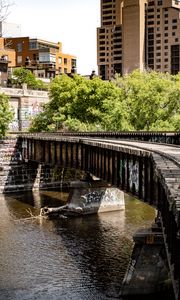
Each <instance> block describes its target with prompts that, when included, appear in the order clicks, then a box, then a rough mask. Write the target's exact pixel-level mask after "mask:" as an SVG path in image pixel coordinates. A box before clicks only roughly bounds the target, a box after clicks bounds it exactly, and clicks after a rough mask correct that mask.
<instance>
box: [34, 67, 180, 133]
mask: <svg viewBox="0 0 180 300" xmlns="http://www.w3.org/2000/svg"><path fill="white" fill-rule="evenodd" d="M49 94H50V101H49V102H48V103H47V104H46V105H45V106H44V111H43V112H42V113H40V114H39V115H38V116H36V117H35V118H34V119H33V122H32V126H31V128H30V131H55V130H70V131H98V130H107V131H111V130H112V131H123V130H180V74H178V75H176V76H171V75H169V74H163V73H158V72H140V71H138V70H135V71H134V72H133V73H131V74H130V75H126V76H124V77H120V76H117V77H116V79H115V80H114V81H111V82H109V81H103V80H101V79H100V78H98V77H94V78H93V79H92V80H89V79H86V78H84V77H81V76H78V75H74V76H73V77H68V76H67V75H61V76H60V77H57V78H55V79H54V80H53V81H52V83H51V86H50V91H49Z"/></svg>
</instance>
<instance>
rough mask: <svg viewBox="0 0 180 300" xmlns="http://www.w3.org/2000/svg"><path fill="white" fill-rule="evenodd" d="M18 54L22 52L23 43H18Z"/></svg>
mask: <svg viewBox="0 0 180 300" xmlns="http://www.w3.org/2000/svg"><path fill="white" fill-rule="evenodd" d="M17 52H22V43H17Z"/></svg>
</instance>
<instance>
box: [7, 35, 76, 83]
mask: <svg viewBox="0 0 180 300" xmlns="http://www.w3.org/2000/svg"><path fill="white" fill-rule="evenodd" d="M5 43H6V44H7V45H8V47H9V48H10V49H13V50H14V51H15V53H16V59H15V61H16V67H21V66H23V67H27V68H28V69H30V70H32V72H33V73H34V74H35V75H36V76H37V77H41V78H52V77H55V76H56V75H59V74H62V73H67V74H68V73H71V72H75V70H76V57H75V56H72V55H69V54H64V53H63V52H62V43H60V42H58V43H53V42H49V41H45V40H41V39H30V38H29V37H10V38H5Z"/></svg>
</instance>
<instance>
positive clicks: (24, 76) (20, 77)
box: [10, 67, 47, 89]
mask: <svg viewBox="0 0 180 300" xmlns="http://www.w3.org/2000/svg"><path fill="white" fill-rule="evenodd" d="M10 81H11V83H12V84H13V85H16V86H18V87H22V85H23V83H26V84H27V87H28V88H33V89H47V85H46V84H44V82H43V81H42V80H40V79H37V78H36V77H35V75H34V74H33V73H32V72H31V71H30V70H28V69H26V68H24V67H20V68H16V69H14V71H13V76H12V77H11V79H10Z"/></svg>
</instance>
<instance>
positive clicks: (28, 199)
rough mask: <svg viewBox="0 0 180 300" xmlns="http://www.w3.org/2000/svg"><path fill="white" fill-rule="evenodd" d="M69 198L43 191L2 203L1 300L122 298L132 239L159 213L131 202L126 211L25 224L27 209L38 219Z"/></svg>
mask: <svg viewBox="0 0 180 300" xmlns="http://www.w3.org/2000/svg"><path fill="white" fill-rule="evenodd" d="M67 197H68V193H61V192H52V193H50V192H45V191H44V192H42V193H41V192H40V193H34V194H32V193H26V194H24V195H23V194H21V195H18V194H17V195H13V196H12V195H11V196H6V197H3V196H2V197H1V198H0V270H1V272H0V300H4V299H10V300H11V299H13V300H26V299H38V300H39V299H40V300H41V299H43V300H44V299H45V300H46V299H56V300H57V299H62V300H69V299H73V300H76V299H78V300H86V299H88V300H94V299H103V300H106V299H117V298H119V297H118V295H119V291H120V287H121V282H122V279H123V276H124V273H125V271H126V267H127V264H128V261H129V256H130V254H131V250H132V234H133V233H134V232H135V231H136V230H137V229H138V228H140V227H142V226H143V227H145V226H146V227H147V226H149V225H150V224H151V223H152V221H153V220H154V217H155V212H154V209H153V208H151V207H149V206H148V205H146V204H143V203H141V202H139V201H138V200H136V199H134V198H130V197H126V210H125V211H118V212H111V213H102V214H99V215H89V216H86V217H78V218H72V219H59V220H45V219H43V220H41V221H40V220H39V219H34V220H32V221H27V220H25V219H24V218H27V217H29V213H28V209H31V211H32V213H33V214H34V215H38V214H39V210H40V207H42V206H45V205H47V204H49V206H57V205H58V206H59V205H62V204H64V201H65V200H66V199H67ZM50 202H51V203H50ZM22 219H24V220H22Z"/></svg>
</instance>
